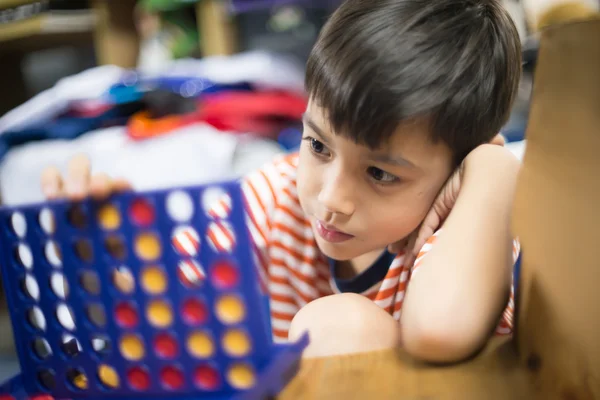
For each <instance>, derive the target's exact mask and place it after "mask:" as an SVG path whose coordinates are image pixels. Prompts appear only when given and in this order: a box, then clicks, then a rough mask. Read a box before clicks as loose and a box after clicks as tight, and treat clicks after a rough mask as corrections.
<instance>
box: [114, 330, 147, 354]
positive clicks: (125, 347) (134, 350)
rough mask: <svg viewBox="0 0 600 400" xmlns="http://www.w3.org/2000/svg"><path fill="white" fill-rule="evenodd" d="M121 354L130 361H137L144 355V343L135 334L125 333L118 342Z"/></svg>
mask: <svg viewBox="0 0 600 400" xmlns="http://www.w3.org/2000/svg"><path fill="white" fill-rule="evenodd" d="M120 349H121V354H122V355H123V357H125V358H126V359H128V360H130V361H139V360H141V359H142V358H143V357H144V354H145V349H144V343H142V341H141V340H140V339H139V338H138V337H137V336H135V335H130V334H129V335H125V336H123V338H122V339H121V343H120Z"/></svg>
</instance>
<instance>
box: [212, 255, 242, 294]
mask: <svg viewBox="0 0 600 400" xmlns="http://www.w3.org/2000/svg"><path fill="white" fill-rule="evenodd" d="M212 281H213V284H214V285H215V286H216V287H218V288H220V289H231V288H233V287H235V286H237V284H238V282H239V273H238V270H237V268H236V267H234V266H233V265H231V264H230V263H228V262H225V261H221V262H219V263H217V264H215V266H214V267H213V270H212Z"/></svg>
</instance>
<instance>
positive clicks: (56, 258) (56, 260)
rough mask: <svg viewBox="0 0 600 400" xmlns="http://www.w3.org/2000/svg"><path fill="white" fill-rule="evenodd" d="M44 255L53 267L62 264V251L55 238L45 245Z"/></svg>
mask: <svg viewBox="0 0 600 400" xmlns="http://www.w3.org/2000/svg"><path fill="white" fill-rule="evenodd" d="M44 256H45V257H46V261H48V263H50V265H52V266H53V267H61V266H62V262H63V259H62V252H61V251H60V247H59V246H58V244H57V243H56V242H55V241H54V240H50V241H48V242H46V245H45V246H44Z"/></svg>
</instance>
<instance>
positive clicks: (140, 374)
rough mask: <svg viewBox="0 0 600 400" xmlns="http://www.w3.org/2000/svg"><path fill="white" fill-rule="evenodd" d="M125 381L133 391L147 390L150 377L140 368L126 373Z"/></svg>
mask: <svg viewBox="0 0 600 400" xmlns="http://www.w3.org/2000/svg"><path fill="white" fill-rule="evenodd" d="M127 381H128V382H129V385H130V386H131V387H132V388H134V389H135V390H147V389H148V388H149V387H150V375H149V374H148V373H147V372H146V371H145V370H144V369H142V368H141V367H133V368H131V369H130V370H129V371H127Z"/></svg>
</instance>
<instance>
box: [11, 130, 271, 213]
mask: <svg viewBox="0 0 600 400" xmlns="http://www.w3.org/2000/svg"><path fill="white" fill-rule="evenodd" d="M281 152H282V150H281V148H280V147H279V146H278V145H277V144H276V143H273V142H271V141H267V140H260V139H250V138H244V137H240V136H237V135H229V134H225V133H222V132H220V131H217V130H216V129H214V128H212V127H211V126H209V125H206V124H203V123H198V124H194V125H190V126H188V127H185V128H182V129H179V130H178V131H174V132H172V133H170V134H168V135H165V136H162V137H159V138H155V139H148V140H144V141H140V142H135V141H132V140H130V139H129V137H128V136H127V132H126V131H125V128H123V127H115V128H108V129H102V130H98V131H94V132H89V133H87V134H85V135H83V136H81V137H79V138H77V139H75V140H70V141H67V140H51V141H50V140H49V141H44V142H33V143H30V144H27V145H24V146H21V147H19V148H16V149H14V150H12V151H10V152H9V153H8V155H7V156H6V157H5V159H4V160H3V162H2V164H1V165H0V192H1V194H2V202H3V204H5V205H16V204H25V203H36V202H40V201H43V200H44V197H43V195H42V191H41V187H40V177H41V173H42V170H43V169H44V168H45V167H47V166H49V165H55V166H57V167H58V168H59V169H61V170H62V171H63V172H66V168H67V164H68V161H69V160H70V159H71V158H72V157H73V156H74V155H75V154H79V153H85V154H87V155H88V156H89V158H90V159H91V162H92V166H93V169H94V172H104V173H107V174H109V175H110V176H112V177H122V178H125V179H127V180H129V181H130V182H131V183H132V184H133V186H134V188H135V189H137V190H149V189H160V188H167V187H176V186H185V185H195V184H201V183H207V182H211V181H216V180H224V179H232V178H235V177H238V176H241V175H244V174H246V173H247V172H249V171H251V170H253V169H257V168H258V167H259V166H261V165H262V164H264V163H266V162H267V161H269V160H270V159H272V158H273V157H274V156H275V155H277V154H279V153H281Z"/></svg>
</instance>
